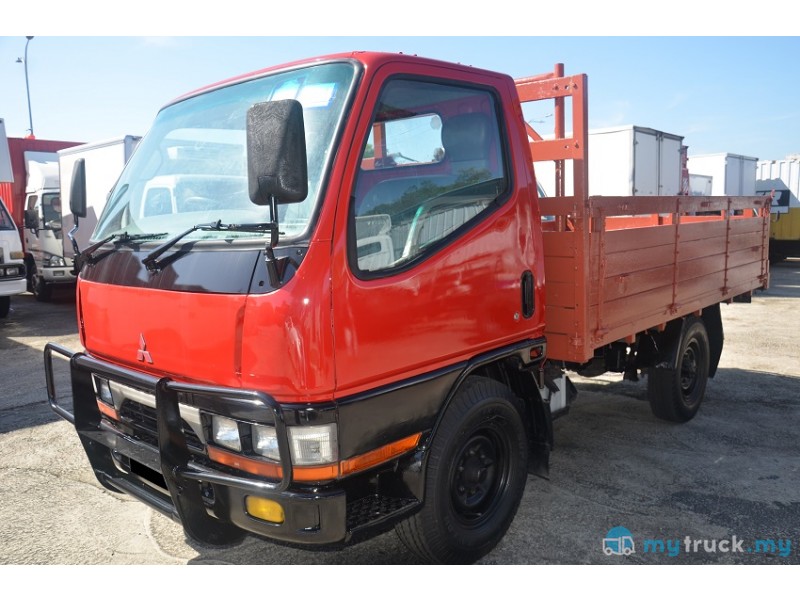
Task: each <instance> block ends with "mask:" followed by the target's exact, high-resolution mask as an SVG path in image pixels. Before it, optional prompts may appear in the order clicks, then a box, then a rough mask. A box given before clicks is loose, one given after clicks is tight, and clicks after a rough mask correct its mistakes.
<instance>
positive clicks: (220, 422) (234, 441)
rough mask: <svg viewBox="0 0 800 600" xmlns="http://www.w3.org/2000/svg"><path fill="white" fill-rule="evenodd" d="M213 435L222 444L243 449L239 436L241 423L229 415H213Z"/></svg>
mask: <svg viewBox="0 0 800 600" xmlns="http://www.w3.org/2000/svg"><path fill="white" fill-rule="evenodd" d="M211 437H212V439H213V440H214V441H215V442H216V443H218V444H219V445H220V446H224V447H225V448H229V449H231V450H235V451H236V452H241V451H242V441H241V439H240V438H239V423H238V422H236V421H234V420H233V419H228V418H227V417H220V416H218V415H213V416H212V417H211Z"/></svg>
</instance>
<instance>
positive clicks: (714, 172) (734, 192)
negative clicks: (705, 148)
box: [688, 152, 758, 196]
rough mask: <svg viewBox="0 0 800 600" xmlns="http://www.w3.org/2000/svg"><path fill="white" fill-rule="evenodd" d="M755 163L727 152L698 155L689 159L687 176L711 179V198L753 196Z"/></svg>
mask: <svg viewBox="0 0 800 600" xmlns="http://www.w3.org/2000/svg"><path fill="white" fill-rule="evenodd" d="M757 162H758V159H757V158H755V157H752V156H742V155H741V154H731V153H729V152H721V153H717V154H700V155H697V156H690V157H689V160H688V163H689V174H690V176H691V175H692V174H695V175H707V176H709V177H711V178H712V179H711V181H712V183H711V195H712V196H755V194H756V163H757Z"/></svg>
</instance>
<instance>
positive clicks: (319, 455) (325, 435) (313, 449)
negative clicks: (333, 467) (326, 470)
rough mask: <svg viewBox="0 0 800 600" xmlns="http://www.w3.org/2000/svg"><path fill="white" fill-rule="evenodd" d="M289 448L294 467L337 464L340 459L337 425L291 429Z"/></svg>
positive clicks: (329, 424)
mask: <svg viewBox="0 0 800 600" xmlns="http://www.w3.org/2000/svg"><path fill="white" fill-rule="evenodd" d="M289 446H290V448H291V452H292V464H294V465H298V466H302V465H324V464H329V463H333V462H336V461H337V460H338V459H339V444H338V439H337V436H336V424H335V423H328V424H327V425H314V426H311V427H290V428H289Z"/></svg>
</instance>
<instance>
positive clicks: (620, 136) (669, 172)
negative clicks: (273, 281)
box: [537, 125, 683, 196]
mask: <svg viewBox="0 0 800 600" xmlns="http://www.w3.org/2000/svg"><path fill="white" fill-rule="evenodd" d="M587 141H588V144H589V145H590V146H591V147H592V153H591V158H590V160H589V193H591V194H592V195H593V196H677V195H678V194H680V193H681V166H682V156H681V148H682V147H683V137H682V136H679V135H675V134H673V133H667V132H664V131H659V130H657V129H653V128H652V127H642V126H640V125H624V126H621V127H606V128H601V129H591V130H589V138H588V140H587ZM556 168H557V164H555V163H553V162H544V163H542V164H541V165H540V166H539V169H538V170H537V178H538V181H539V182H540V183H541V185H542V187H543V188H544V190H545V191H546V192H547V195H548V196H553V195H556V194H557V190H556V181H558V178H557V177H556V175H555V170H556ZM564 169H565V175H564V176H565V185H566V189H565V190H563V191H562V192H561V195H564V194H572V192H573V190H572V187H571V186H572V177H573V175H572V171H571V164H569V163H567V164H566V165H564Z"/></svg>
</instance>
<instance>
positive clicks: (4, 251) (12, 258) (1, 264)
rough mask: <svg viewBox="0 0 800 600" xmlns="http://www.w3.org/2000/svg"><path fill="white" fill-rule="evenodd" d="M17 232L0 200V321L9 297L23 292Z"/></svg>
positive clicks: (22, 262)
mask: <svg viewBox="0 0 800 600" xmlns="http://www.w3.org/2000/svg"><path fill="white" fill-rule="evenodd" d="M24 256H25V255H24V254H23V252H22V242H21V241H20V237H19V231H18V230H17V226H16V225H15V224H14V221H13V220H12V219H11V214H10V213H9V212H8V209H7V208H6V205H5V202H3V199H2V198H0V319H4V318H5V317H7V316H8V313H9V310H10V308H11V296H14V295H16V294H22V293H24V292H25V262H24V260H23V259H24Z"/></svg>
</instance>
